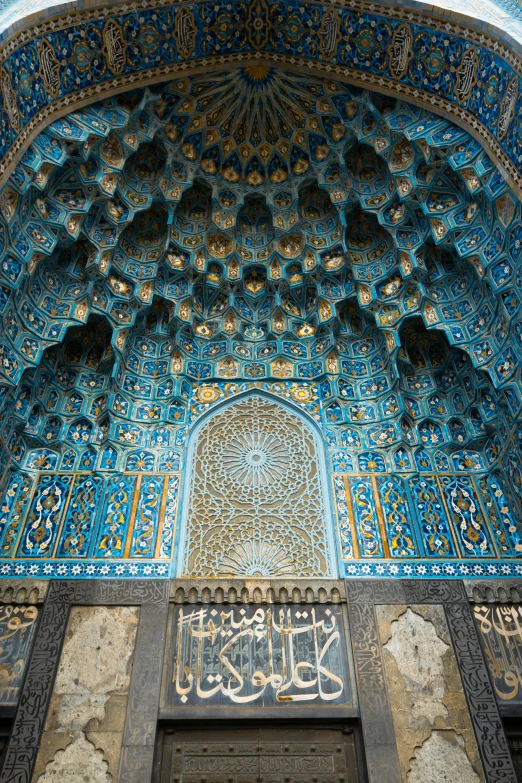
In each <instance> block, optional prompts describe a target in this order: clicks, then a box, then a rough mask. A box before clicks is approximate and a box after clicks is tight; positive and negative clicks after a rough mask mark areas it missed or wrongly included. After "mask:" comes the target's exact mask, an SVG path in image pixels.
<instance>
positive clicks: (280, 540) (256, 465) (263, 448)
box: [182, 395, 332, 578]
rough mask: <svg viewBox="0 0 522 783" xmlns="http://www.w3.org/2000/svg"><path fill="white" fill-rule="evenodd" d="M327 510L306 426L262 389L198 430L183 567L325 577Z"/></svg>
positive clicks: (198, 573) (224, 573)
mask: <svg viewBox="0 0 522 783" xmlns="http://www.w3.org/2000/svg"><path fill="white" fill-rule="evenodd" d="M326 509H327V503H326V496H325V489H324V482H323V478H322V472H321V461H320V455H319V445H318V441H317V439H316V437H315V434H314V431H313V430H312V427H311V425H309V424H308V423H307V422H305V421H304V419H302V418H301V417H300V416H299V415H297V414H296V413H293V412H292V411H290V410H289V409H288V408H286V407H284V406H282V405H280V404H278V403H276V402H273V401H271V400H269V399H267V398H266V397H262V396H261V395H259V396H258V395H254V396H251V397H246V398H243V399H242V400H240V401H238V402H237V403H235V404H233V405H231V406H230V407H228V408H225V409H224V410H221V411H219V412H217V413H216V414H215V415H214V416H213V417H212V418H210V419H208V420H207V421H206V422H205V424H204V425H203V427H202V428H201V429H200V431H199V433H198V435H197V440H196V443H195V445H194V451H193V455H192V464H191V471H190V492H189V499H188V516H187V519H186V524H185V528H186V532H185V543H184V557H183V564H182V574H183V576H191V577H206V578H208V577H234V576H252V577H272V578H273V577H284V576H305V577H310V576H312V577H321V576H327V575H329V574H331V571H332V564H331V561H330V553H329V547H328V527H329V524H328V523H329V519H328V514H327V510H326Z"/></svg>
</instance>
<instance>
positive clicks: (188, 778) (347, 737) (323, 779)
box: [161, 726, 359, 783]
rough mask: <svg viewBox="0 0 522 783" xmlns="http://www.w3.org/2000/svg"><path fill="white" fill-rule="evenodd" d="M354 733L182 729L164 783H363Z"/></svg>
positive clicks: (173, 738)
mask: <svg viewBox="0 0 522 783" xmlns="http://www.w3.org/2000/svg"><path fill="white" fill-rule="evenodd" d="M357 781H359V777H358V774H357V763H356V752H355V743H354V736H353V732H352V731H351V729H348V730H347V729H343V728H317V729H293V728H287V727H281V728H280V729H275V728H271V729H260V728H252V729H239V730H238V729H235V728H226V727H224V728H222V729H206V728H205V727H204V726H201V728H199V729H187V730H183V729H179V730H175V731H174V732H173V733H171V734H166V735H165V741H164V745H163V756H162V770H161V783H357Z"/></svg>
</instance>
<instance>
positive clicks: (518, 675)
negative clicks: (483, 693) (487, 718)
mask: <svg viewBox="0 0 522 783" xmlns="http://www.w3.org/2000/svg"><path fill="white" fill-rule="evenodd" d="M473 615H474V618H475V624H476V626H477V631H478V636H479V639H480V642H481V644H482V648H483V650H484V656H485V658H486V663H487V666H488V669H489V673H490V675H491V679H492V682H493V687H494V689H495V694H496V696H497V699H498V700H499V702H500V703H502V702H504V703H505V702H509V703H510V704H522V687H521V686H522V605H520V604H489V605H484V606H483V605H477V606H475V607H474V609H473Z"/></svg>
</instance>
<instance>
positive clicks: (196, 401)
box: [0, 67, 522, 573]
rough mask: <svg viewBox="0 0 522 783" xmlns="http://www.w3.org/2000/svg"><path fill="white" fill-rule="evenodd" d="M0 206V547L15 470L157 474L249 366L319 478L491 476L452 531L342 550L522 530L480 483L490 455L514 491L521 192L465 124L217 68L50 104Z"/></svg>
mask: <svg viewBox="0 0 522 783" xmlns="http://www.w3.org/2000/svg"><path fill="white" fill-rule="evenodd" d="M1 214H2V218H1V225H0V249H1V259H0V281H1V283H0V309H1V334H0V360H1V361H0V379H1V381H0V391H1V394H2V399H3V403H2V405H3V408H2V438H3V444H4V449H3V453H4V462H7V460H8V459H9V460H10V469H11V470H12V471H14V472H11V473H8V478H7V481H8V489H9V486H11V485H13V483H14V484H16V490H13V491H12V492H11V495H6V500H5V501H4V518H3V521H2V524H3V529H2V536H3V538H2V542H3V543H0V555H3V556H12V555H13V554H14V553H15V550H16V541H17V540H18V537H19V535H20V533H19V528H20V523H21V520H22V519H23V517H24V513H25V512H24V509H25V508H26V506H27V501H28V497H29V495H30V487H31V485H32V478H31V477H32V476H33V475H34V473H35V472H36V471H44V472H49V473H50V474H52V476H56V475H58V473H57V472H59V471H62V472H65V473H67V472H70V473H71V475H72V474H73V473H74V472H78V471H86V472H92V471H98V472H101V474H103V473H104V472H110V471H118V472H121V471H127V472H132V473H133V474H139V473H140V472H141V473H143V472H145V473H159V472H165V473H172V474H176V475H178V473H179V471H180V469H181V465H182V459H183V451H184V444H185V439H186V433H187V428H188V426H189V425H190V424H191V423H192V422H193V421H195V420H196V419H197V418H198V416H199V415H200V414H201V413H202V412H203V411H205V410H208V408H209V406H211V405H212V404H214V403H216V402H218V401H219V400H224V399H225V398H227V397H230V396H232V395H233V394H235V393H236V392H238V391H241V390H244V389H247V388H250V387H252V386H257V387H259V388H262V389H265V390H268V391H271V392H273V393H275V394H276V395H279V396H280V397H282V398H286V399H288V400H290V401H291V402H292V403H293V404H295V405H297V406H299V407H300V408H301V409H302V410H303V412H305V413H306V415H309V416H310V417H311V418H312V419H315V421H316V422H318V423H319V424H320V426H322V427H323V430H324V437H325V443H326V444H327V446H328V448H329V449H330V457H331V465H330V467H331V469H332V471H333V473H334V474H335V476H336V477H337V478H338V477H339V476H341V475H343V474H350V473H353V474H354V475H355V474H357V475H359V474H361V475H362V474H372V473H376V474H386V473H389V474H401V473H404V474H405V475H406V476H408V477H413V478H411V482H410V484H411V486H410V487H409V489H408V490H407V491H408V493H409V495H408V497H409V498H410V501H411V502H412V503H415V502H416V498H417V501H418V502H419V503H420V502H421V500H419V498H420V497H421V495H422V492H423V491H425V492H428V489H425V490H422V487H421V488H419V487H420V485H419V484H418V483H417V484H416V483H415V482H416V479H415V476H417V477H418V476H422V474H441V475H442V474H460V473H461V474H462V475H463V478H462V481H463V482H464V484H462V487H464V490H465V487H466V486H468V487H471V486H472V485H471V484H470V483H469V482H471V481H472V479H471V478H470V476H471V474H473V473H476V474H477V478H476V479H474V481H475V486H474V489H473V492H474V493H475V495H473V497H471V495H469V493H468V495H469V496H466V497H468V499H467V500H466V502H467V503H468V504H469V503H473V502H475V503H476V504H477V507H478V505H479V500H478V495H479V494H480V492H481V488H480V486H479V480H480V477H481V476H483V474H484V475H485V472H486V471H489V478H488V479H484V481H486V484H484V486H483V498H482V500H481V501H480V503H482V502H484V504H485V505H484V509H486V508H489V509H490V512H491V514H493V511H494V510H495V509H496V506H495V503H497V501H498V503H499V504H500V506H499V509H498V510H497V511H498V513H497V512H495V513H497V517H498V520H497V521H498V525H499V527H498V529H494V524H493V523H490V528H491V529H490V532H489V533H487V534H486V533H482V532H481V531H478V532H477V530H478V529H477V530H475V533H474V534H473V535H475V538H474V539H473V535H471V539H470V540H473V543H472V544H470V546H469V547H467V545H465V544H462V542H461V543H460V544H458V542H456V541H455V540H453V543H451V541H452V538H451V534H450V532H449V531H448V530H446V533H443V532H441V533H440V535H441V536H442V538H444V537H445V540H446V544H441V546H440V547H439V549H438V551H436V549H437V546H435V545H434V547H433V549H431V550H430V549H429V547H427V545H426V544H422V545H421V544H420V543H419V544H418V546H416V547H415V546H413V545H412V547H410V549H408V544H407V543H404V542H403V543H402V544H400V546H399V549H398V550H397V552H393V551H391V549H392V546H391V544H385V542H384V538H385V535H384V533H382V531H381V533H380V534H379V535H381V539H382V540H381V545H379V544H378V543H377V544H375V545H374V544H371V545H368V548H367V549H366V550H365V549H364V546H363V544H364V541H367V540H368V536H366V538H365V537H363V539H362V541H363V544H360V545H359V546H358V547H357V545H356V544H355V548H354V546H352V545H351V544H350V545H347V547H346V546H345V547H344V549H343V548H342V556H343V558H344V559H348V560H349V559H350V558H353V557H354V556H355V555H357V556H360V557H365V556H367V557H380V558H381V557H382V558H385V557H390V556H394V555H397V554H398V555H400V553H401V551H402V554H403V555H405V556H409V557H431V556H437V555H443V556H447V557H456V556H458V555H462V556H464V557H465V556H473V557H480V556H483V557H518V556H519V554H520V553H521V552H522V543H521V542H522V536H521V535H520V534H519V532H518V526H517V524H516V523H515V522H514V521H513V517H512V515H511V514H512V512H511V511H510V510H509V508H508V505H507V503H508V500H507V499H506V497H505V496H504V494H503V490H502V489H501V481H502V476H503V471H504V470H505V469H506V468H509V472H510V474H511V479H512V481H510V482H508V484H506V488H505V491H507V492H510V493H511V495H512V498H511V502H512V505H513V508H516V503H517V502H518V500H517V493H518V492H519V491H520V489H519V487H520V481H519V480H518V468H517V467H516V465H517V463H518V461H519V457H518V454H517V452H516V448H518V445H517V442H516V437H515V435H516V419H517V416H518V413H519V409H520V405H521V390H520V375H519V356H520V351H521V347H522V343H521V340H522V337H521V335H522V319H521V318H520V317H519V310H520V295H521V286H522V283H521V279H520V271H519V262H520V258H521V254H522V225H521V222H520V206H519V204H518V202H517V200H516V198H515V197H514V195H513V194H512V193H511V192H510V190H509V188H508V186H507V185H506V183H505V181H504V180H503V178H502V176H501V174H500V173H499V171H498V170H497V168H496V167H494V166H493V164H492V162H491V160H490V159H489V157H488V155H487V154H486V152H485V151H484V150H483V148H482V147H481V146H480V144H479V143H478V142H477V141H476V140H475V139H473V138H471V137H470V136H469V134H467V133H466V132H465V131H463V130H461V129H459V128H457V127H456V126H455V125H453V124H452V123H451V122H449V121H447V120H445V119H443V118H441V117H438V116H435V115H432V114H428V113H426V112H425V111H423V110H421V109H418V108H416V107H413V106H411V105H408V104H405V103H402V102H401V101H395V100H392V99H390V98H384V97H382V96H378V95H375V94H371V93H369V92H365V91H361V90H359V89H356V88H352V87H347V86H346V85H343V84H340V83H336V82H334V81H328V80H319V79H316V78H312V77H307V76H303V75H296V74H292V73H287V72H283V71H279V70H276V69H269V68H265V67H249V68H241V69H236V70H231V71H224V72H217V71H216V72H215V73H211V74H206V75H204V76H196V77H190V78H189V77H186V78H185V77H183V78H179V79H177V80H175V81H172V82H170V83H168V84H162V85H158V86H156V87H155V88H151V89H146V90H139V91H135V92H128V93H125V94H123V95H120V96H118V97H117V98H113V99H109V100H106V101H105V102H103V103H101V104H96V105H93V106H90V107H88V108H84V109H80V110H76V111H73V112H72V113H71V114H69V115H68V116H66V117H64V118H63V119H59V120H56V121H54V122H53V123H52V124H51V125H49V127H48V128H47V129H46V130H45V131H43V132H42V133H40V135H39V136H37V138H36V139H35V140H34V141H33V142H32V144H31V145H30V147H29V149H28V150H27V151H26V152H25V154H24V156H23V158H22V159H21V161H20V163H19V164H18V165H17V167H16V169H15V170H14V172H13V174H12V176H11V178H10V180H9V182H8V184H7V185H6V186H5V188H4V189H3V192H2V195H1ZM96 475H98V474H96ZM118 476H120V473H118ZM13 477H14V478H13ZM95 479H96V480H98V478H96V476H95ZM48 480H49V481H50V480H51V479H50V478H49V479H48ZM53 480H54V479H53ZM118 480H120V479H119V478H118ZM134 480H136V475H134ZM408 480H410V479H408ZM420 480H421V479H419V481H420ZM438 480H439V482H440V481H442V479H438ZM9 481H10V482H11V485H10V484H9ZM64 481H65V479H64ZM343 481H344V479H343ZM448 481H449V479H448ZM466 481H467V482H468V484H466ZM487 481H490V482H491V481H493V482H497V483H496V484H495V486H494V487H493V488H492V487H491V486H490V485H489V484H487ZM425 483H426V482H425ZM341 484H343V482H341ZM133 486H134V487H135V485H133ZM368 486H369V485H368ZM372 486H373V488H370V489H367V491H368V492H377V491H378V487H377V485H375V483H374V485H372ZM462 487H460V489H458V488H457V490H455V491H456V492H457V494H458V492H461V490H462ZM177 488H178V487H177V485H176V492H177ZM336 489H337V490H338V492H337V496H338V497H341V505H342V493H343V492H345V491H346V486H345V485H344V484H343V486H342V487H340V485H339V484H338V485H337V486H336ZM439 489H440V487H439ZM69 491H70V487H69V485H67V486H66V485H65V484H64V486H63V488H62V489H61V490H60V492H61V493H62V495H64V493H67V492H69ZM163 491H164V492H165V493H167V491H168V492H170V491H171V490H170V488H169V489H168V490H167V486H166V485H165V489H161V492H163ZM365 491H366V490H365ZM469 491H470V492H471V489H470V490H469ZM495 491H498V492H499V493H500V495H498V494H497V496H496V497H497V500H495V495H494V493H495ZM383 492H385V491H384V490H383ZM415 492H417V495H415ZM451 492H453V490H448V493H449V495H448V498H450V500H448V503H450V504H451V497H452V495H451ZM339 493H340V494H339ZM418 493H421V494H420V495H419V494H418ZM488 493H489V494H488ZM363 494H364V492H363ZM461 494H462V492H461ZM464 495H466V491H464ZM476 496H477V497H476ZM500 496H502V497H501V499H500V500H498V498H499V497H500ZM383 497H384V495H383ZM455 497H456V496H455ZM492 497H493V499H492ZM473 498H475V499H473ZM89 502H91V504H92V505H93V508H94V506H95V505H96V504H97V502H98V501H97V499H96V498H95V497H94V496H92V497H91V499H90V501H89ZM383 502H384V501H383ZM456 502H457V501H456ZM488 503H489V506H488V505H487V504H488ZM498 503H497V505H498ZM445 508H446V512H447V513H448V514H449V515H450V516H451V509H450V507H449V506H448V505H446V506H445ZM501 508H504V511H501V510H500V509H501ZM338 514H339V515H340V517H342V515H343V511H342V509H341V510H340V511H339V509H338ZM354 514H355V512H354ZM13 520H14V521H13ZM499 520H500V521H499ZM361 524H362V525H363V527H364V524H365V522H364V520H363V522H362V523H361ZM481 524H482V523H481ZM492 525H493V526H492ZM172 527H173V526H172ZM341 527H342V519H341ZM479 527H480V526H479ZM471 528H473V525H471ZM471 528H470V530H471ZM473 529H474V528H473ZM6 531H7V532H6ZM9 531H10V532H9ZM345 532H346V531H345ZM432 532H433V531H432ZM439 532H440V531H439ZM472 532H473V531H472ZM412 535H413V534H412ZM437 535H438V533H437V531H435V533H434V534H433V536H434V538H437ZM9 536H10V537H9ZM172 536H173V530H172V529H171V530H170V531H169V542H170V543H169V546H171V545H172V540H173V539H172ZM433 536H432V538H433ZM488 536H489V538H488ZM495 537H496V542H497V543H496V544H494V543H493V538H495ZM406 538H407V536H406ZM428 538H429V536H428ZM345 539H346V536H345ZM345 539H344V540H345ZM441 540H442V539H441ZM6 542H7V543H6ZM345 543H346V541H345ZM52 546H55V547H56V546H57V544H56V542H55V541H54V539H53V544H52ZM343 546H344V545H342V547H343ZM350 547H351V548H350ZM401 547H402V550H401ZM459 547H460V549H459ZM495 547H496V549H495ZM51 549H52V547H51V548H48V549H47V552H46V555H49V553H50V552H51ZM138 549H139V548H138ZM457 550H458V551H457ZM17 551H18V554H19V555H21V556H25V557H29V556H34V555H35V554H38V547H37V546H36V545H34V546H33V547H32V549H31V548H30V551H29V550H28V551H21V550H20V547H19V548H18V550H17ZM54 553H55V555H56V556H57V557H59V556H60V551H59V550H57V549H56V548H55V550H54ZM61 554H62V556H63V555H64V552H63V551H61ZM76 554H77V555H78V554H79V553H78V551H76ZM82 554H83V555H85V551H84V552H83V553H82ZM98 554H99V556H102V555H104V554H107V553H103V552H101V553H100V552H99V553H98ZM109 554H110V552H109ZM123 554H124V552H123V549H122V548H121V547H120V549H119V550H118V552H116V555H117V556H122V555H123ZM135 554H137V556H138V555H139V554H140V553H139V551H138V550H137V552H135ZM147 554H148V555H149V556H150V557H156V558H158V557H160V556H163V557H166V558H169V557H170V556H171V550H169V549H168V547H167V548H165V547H164V545H163V544H160V542H159V539H158V541H157V543H156V544H155V548H154V547H153V548H152V549H149V551H148V553H147ZM156 573H158V572H156Z"/></svg>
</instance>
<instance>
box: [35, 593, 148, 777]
mask: <svg viewBox="0 0 522 783" xmlns="http://www.w3.org/2000/svg"><path fill="white" fill-rule="evenodd" d="M138 619H139V609H137V608H135V607H122V606H117V607H107V606H97V607H85V606H82V607H75V608H74V609H73V610H72V612H71V618H70V621H69V626H68V629H67V635H66V640H65V644H64V648H63V652H62V656H61V659H60V665H59V668H58V674H57V677H56V682H55V685H54V691H53V695H52V698H51V705H50V708H49V713H48V716H47V721H46V724H45V729H44V734H43V737H42V743H41V747H40V752H39V754H38V758H37V762H36V767H35V771H34V774H33V783H54V781H56V783H58V781H60V783H62V781H63V783H84V782H86V781H88V783H110V781H116V780H117V779H118V766H119V760H120V752H121V744H122V737H123V728H124V725H125V713H126V708H127V700H128V693H129V684H130V674H131V669H132V656H133V652H134V644H135V641H136V631H137V625H138Z"/></svg>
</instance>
